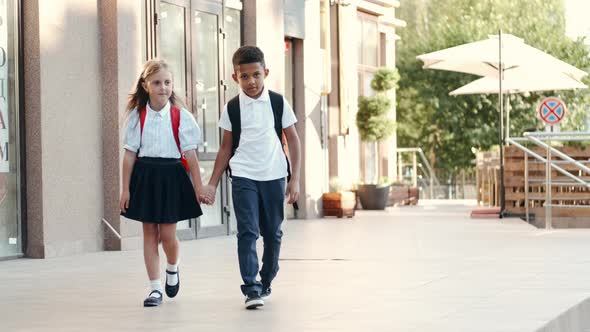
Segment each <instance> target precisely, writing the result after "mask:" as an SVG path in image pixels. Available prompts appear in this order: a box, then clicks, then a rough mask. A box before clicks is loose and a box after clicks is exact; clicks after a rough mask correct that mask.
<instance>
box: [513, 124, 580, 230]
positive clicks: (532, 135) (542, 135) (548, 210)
mask: <svg viewBox="0 0 590 332" xmlns="http://www.w3.org/2000/svg"><path fill="white" fill-rule="evenodd" d="M587 140H590V132H564V133H550V132H529V133H525V134H524V137H523V138H508V141H509V142H510V143H512V145H514V146H516V147H517V148H519V149H520V150H522V151H523V152H524V154H525V156H524V157H525V158H524V163H525V170H524V178H525V210H526V220H527V222H528V221H529V197H528V196H529V195H528V194H529V176H528V173H529V170H528V162H529V156H528V155H531V156H532V157H534V158H536V159H538V160H540V161H541V162H543V163H544V164H545V165H546V167H545V173H546V174H545V193H546V197H545V228H548V229H550V228H552V207H575V208H590V205H564V204H553V203H552V200H551V191H552V190H551V188H552V186H553V185H563V184H564V183H561V182H558V183H556V184H554V183H552V181H551V170H552V169H555V170H557V171H558V172H560V173H561V174H563V175H565V176H567V177H569V178H571V179H572V180H574V181H576V182H578V183H580V184H581V185H583V186H585V187H587V188H590V183H588V182H587V181H585V180H584V179H582V178H580V177H578V176H576V175H574V174H572V173H570V172H569V171H566V170H565V169H563V168H561V167H559V166H558V165H556V163H560V164H564V163H568V164H573V165H575V166H576V167H577V168H579V169H580V170H581V171H583V172H586V173H589V174H590V167H587V166H586V165H584V164H583V163H581V162H579V161H577V160H575V159H573V158H571V157H570V156H568V155H566V154H565V153H563V152H561V151H559V150H558V149H556V148H554V147H552V146H551V145H549V144H546V143H544V142H543V141H549V142H551V141H587ZM518 142H532V143H534V144H536V145H538V146H540V147H543V148H545V150H546V151H547V158H543V157H542V156H540V155H539V154H537V153H535V152H533V151H532V150H530V149H528V148H526V147H525V146H523V145H522V144H520V143H518ZM552 154H555V155H557V156H559V157H560V158H562V159H563V161H552V160H551V156H552Z"/></svg>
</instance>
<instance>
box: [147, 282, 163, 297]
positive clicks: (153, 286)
mask: <svg viewBox="0 0 590 332" xmlns="http://www.w3.org/2000/svg"><path fill="white" fill-rule="evenodd" d="M155 290H157V291H159V292H160V293H161V292H162V291H163V289H162V282H161V281H160V279H156V280H150V292H153V291H155ZM150 296H151V297H156V298H159V297H160V295H158V293H152V294H150Z"/></svg>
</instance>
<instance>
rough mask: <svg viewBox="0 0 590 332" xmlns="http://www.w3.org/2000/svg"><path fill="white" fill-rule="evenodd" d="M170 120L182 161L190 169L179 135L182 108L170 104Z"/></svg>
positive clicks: (185, 167)
mask: <svg viewBox="0 0 590 332" xmlns="http://www.w3.org/2000/svg"><path fill="white" fill-rule="evenodd" d="M170 121H171V122H172V133H173V134H174V140H175V141H176V146H177V147H178V152H179V153H180V162H181V163H182V165H183V166H184V169H186V170H187V171H188V170H189V168H188V161H186V159H185V158H184V154H182V150H181V149H180V136H179V135H178V131H179V128H180V109H179V108H178V107H176V106H174V105H170Z"/></svg>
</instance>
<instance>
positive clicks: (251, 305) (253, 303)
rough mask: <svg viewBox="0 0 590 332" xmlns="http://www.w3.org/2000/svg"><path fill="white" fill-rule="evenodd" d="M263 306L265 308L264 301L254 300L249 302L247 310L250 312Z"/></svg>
mask: <svg viewBox="0 0 590 332" xmlns="http://www.w3.org/2000/svg"><path fill="white" fill-rule="evenodd" d="M262 306H264V301H263V300H262V299H260V300H252V301H249V302H248V303H246V309H248V310H252V309H257V308H259V307H262Z"/></svg>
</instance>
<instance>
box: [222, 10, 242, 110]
mask: <svg viewBox="0 0 590 332" xmlns="http://www.w3.org/2000/svg"><path fill="white" fill-rule="evenodd" d="M240 27H241V18H240V11H239V10H237V9H231V8H226V10H225V32H226V37H225V63H226V70H225V80H226V84H227V97H228V98H229V99H231V98H233V97H234V96H237V95H238V93H240V88H239V86H238V84H237V83H236V82H234V81H233V79H232V74H233V73H234V66H233V64H232V57H233V55H234V52H235V51H236V50H237V49H238V48H240V46H241V44H242V43H241V30H240Z"/></svg>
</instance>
